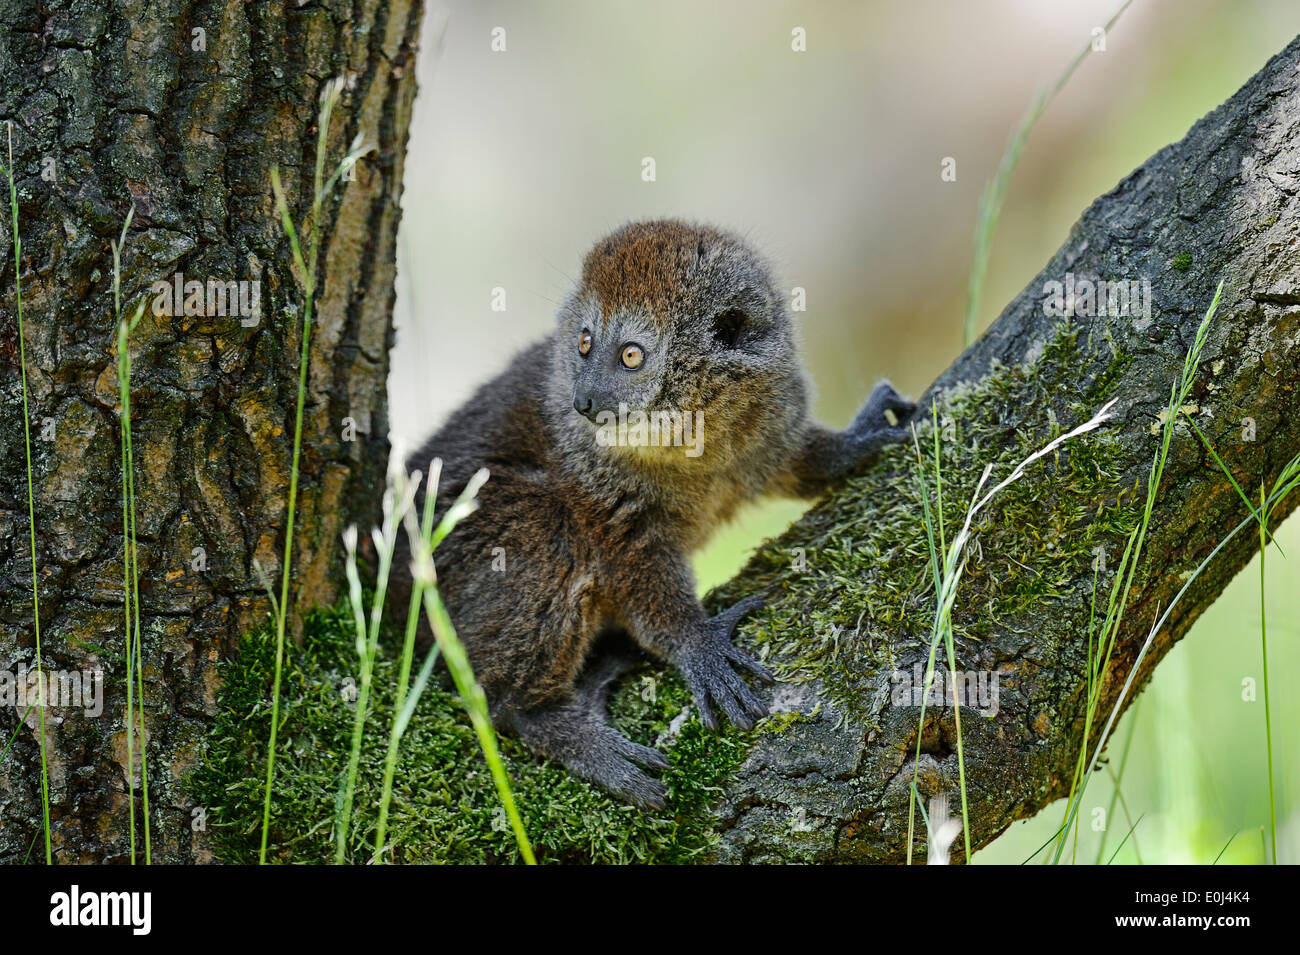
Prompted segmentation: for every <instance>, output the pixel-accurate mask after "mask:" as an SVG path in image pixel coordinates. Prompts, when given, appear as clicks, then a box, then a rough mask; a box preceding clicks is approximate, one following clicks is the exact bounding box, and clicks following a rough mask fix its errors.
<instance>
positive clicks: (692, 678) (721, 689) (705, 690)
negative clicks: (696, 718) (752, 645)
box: [674, 597, 775, 730]
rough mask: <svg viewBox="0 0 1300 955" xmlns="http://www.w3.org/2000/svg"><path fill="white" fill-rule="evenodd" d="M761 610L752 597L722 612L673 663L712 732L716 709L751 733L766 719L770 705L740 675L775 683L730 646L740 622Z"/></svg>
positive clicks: (759, 601) (759, 666) (764, 669)
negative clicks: (732, 636)
mask: <svg viewBox="0 0 1300 955" xmlns="http://www.w3.org/2000/svg"><path fill="white" fill-rule="evenodd" d="M762 606H763V600H762V599H761V598H759V597H749V598H747V599H745V600H742V601H740V602H739V603H738V604H735V605H734V606H732V607H729V608H728V609H726V610H724V611H722V613H720V614H718V615H717V616H716V617H713V618H712V619H711V620H709V623H708V626H707V628H706V629H705V631H704V633H702V634H700V635H699V636H698V637H697V638H696V639H695V641H694V642H693V643H691V644H690V645H688V646H687V647H685V648H684V649H683V651H682V652H681V654H680V655H679V656H678V658H677V659H676V660H675V661H674V662H675V663H676V664H677V668H678V669H679V670H680V671H681V673H682V676H683V677H684V678H685V680H686V685H687V686H688V687H689V688H690V691H691V694H692V695H693V696H694V697H695V705H696V706H697V707H698V708H699V711H700V719H701V720H702V721H703V722H704V725H705V726H707V727H708V728H709V729H713V730H716V729H717V728H718V718H717V716H715V715H714V712H713V707H714V705H716V706H717V707H718V709H720V710H722V712H723V713H725V714H726V715H727V718H728V719H729V720H731V722H732V723H734V724H735V725H736V726H738V727H740V728H741V729H744V730H748V729H752V728H753V726H754V721H755V720H758V719H762V718H763V717H764V716H767V705H766V704H764V703H763V702H762V701H761V700H760V699H759V698H758V697H757V696H756V695H755V694H754V691H753V690H751V689H750V688H749V686H748V684H746V683H745V681H744V680H742V679H741V677H740V673H739V672H737V671H746V672H748V673H750V674H752V675H753V676H756V677H758V678H759V679H760V680H762V681H763V682H765V683H773V682H775V680H774V679H773V677H772V674H771V673H770V672H769V671H768V669H767V667H765V666H763V664H761V663H759V662H758V661H757V660H755V659H754V658H753V657H751V656H750V655H749V654H748V653H746V652H745V651H744V650H741V649H740V648H739V647H737V646H736V645H735V644H734V643H732V642H731V632H732V631H733V630H735V629H736V624H737V623H739V622H740V618H741V617H743V616H745V614H747V613H749V612H750V611H753V610H758V609H760V608H761V607H762Z"/></svg>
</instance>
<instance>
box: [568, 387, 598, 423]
mask: <svg viewBox="0 0 1300 955" xmlns="http://www.w3.org/2000/svg"><path fill="white" fill-rule="evenodd" d="M595 404H596V403H595V401H593V400H592V397H591V395H589V394H587V393H586V392H582V391H576V390H575V391H574V392H573V410H574V411H576V412H578V414H580V415H582V416H583V417H586V418H590V417H591V416H592V409H593V408H594V407H595Z"/></svg>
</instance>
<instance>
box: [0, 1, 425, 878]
mask: <svg viewBox="0 0 1300 955" xmlns="http://www.w3.org/2000/svg"><path fill="white" fill-rule="evenodd" d="M421 10H422V4H421V3H420V0H352V2H346V0H327V2H322V3H313V4H311V5H307V6H304V5H302V4H301V3H292V2H285V0H279V2H277V0H269V2H260V3H256V4H245V3H242V2H235V0H225V2H217V0H208V2H205V0H165V2H163V3H156V2H150V3H144V2H141V0H115V2H111V3H99V4H90V5H84V4H61V3H54V4H51V3H48V2H45V0H0V135H3V134H5V133H6V132H7V127H6V126H4V125H2V124H4V123H12V138H13V166H14V169H15V178H16V180H17V187H18V205H19V233H20V235H21V238H22V251H23V254H22V261H21V270H22V271H21V280H22V301H23V318H24V324H25V338H24V344H25V349H26V370H27V387H28V392H29V401H30V423H31V427H32V456H33V460H32V470H33V474H32V478H33V481H34V494H35V533H36V562H37V565H38V577H39V605H40V625H41V626H40V633H41V656H42V664H43V667H44V668H45V669H46V670H65V671H73V670H76V671H95V670H99V669H102V671H103V684H104V711H103V714H102V715H100V716H99V717H97V718H96V717H91V716H87V715H84V714H83V713H82V712H81V711H80V710H69V709H59V708H57V707H51V708H49V709H47V711H46V720H45V743H46V748H47V752H48V756H47V758H48V771H49V786H50V796H49V799H50V813H51V837H52V838H51V841H52V847H53V859H54V861H55V862H60V863H69V862H91V861H95V862H102V861H123V860H125V859H126V858H127V857H128V854H129V848H128V847H129V832H128V827H129V822H128V818H129V817H128V812H127V798H128V795H127V791H128V787H133V788H134V796H135V804H136V807H137V813H139V812H140V808H141V806H142V801H143V800H142V797H143V791H142V788H141V779H140V771H139V765H140V764H139V754H138V752H137V754H136V757H135V772H134V774H133V775H134V778H129V777H128V773H127V769H126V763H127V751H126V732H125V730H126V688H125V678H126V667H125V657H124V653H125V642H124V631H123V619H122V617H123V614H122V607H123V573H122V571H123V567H122V564H123V535H122V523H123V522H122V503H121V502H122V497H121V495H122V488H121V472H120V469H119V451H118V448H119V418H118V416H119V411H120V408H119V400H118V391H117V384H116V380H115V374H116V360H117V355H116V328H115V321H114V313H113V297H112V278H113V276H112V257H111V252H110V240H113V239H116V238H117V236H118V233H119V231H120V230H121V228H122V224H123V221H124V219H125V217H126V214H127V211H128V209H130V208H132V207H134V221H133V223H132V225H131V229H130V232H129V233H128V234H127V236H126V242H125V248H124V252H123V256H122V295H123V312H124V313H125V314H127V315H130V314H132V313H133V312H134V309H135V306H136V304H137V302H138V301H139V300H140V298H141V297H142V296H148V297H149V298H150V301H152V296H151V291H150V289H151V285H152V283H154V282H155V281H157V280H167V281H170V280H172V279H173V276H174V275H175V273H177V272H180V273H182V274H183V276H184V278H185V280H187V281H188V280H195V279H196V280H198V281H200V282H204V283H206V282H207V281H208V280H209V279H215V280H218V281H222V282H228V281H241V280H243V281H258V282H260V291H261V294H260V315H259V316H258V317H257V318H256V320H255V321H251V322H249V321H247V320H245V319H242V318H241V316H238V315H215V316H209V315H206V314H205V315H198V316H186V315H182V314H177V315H175V316H168V315H155V314H154V310H153V309H152V308H147V309H146V311H145V314H144V318H143V319H142V321H141V323H140V325H139V327H138V328H137V329H136V331H135V332H134V334H133V336H132V338H131V345H130V347H131V359H132V362H133V380H132V416H133V421H132V425H133V435H134V451H135V459H136V462H137V468H136V475H135V481H136V494H137V514H138V517H137V521H138V535H139V541H140V544H139V546H140V571H141V579H140V598H141V608H140V609H141V624H142V632H143V656H144V709H145V717H144V726H143V734H144V736H145V738H146V740H147V757H148V786H149V799H150V822H151V839H152V857H153V860H154V861H155V862H159V861H165V862H190V861H203V860H204V859H205V857H206V854H205V850H204V849H203V842H202V835H201V833H200V832H197V831H195V830H196V828H197V827H196V826H192V823H196V822H197V821H198V820H199V819H201V818H202V807H198V806H194V805H192V804H191V801H190V799H189V797H188V796H187V795H186V794H185V791H184V789H183V787H182V785H181V782H182V780H183V778H184V776H185V774H186V773H187V772H188V771H189V770H190V769H191V768H192V767H193V765H194V763H195V759H196V755H197V752H198V750H199V747H200V746H201V744H202V739H203V733H204V731H205V729H206V727H207V726H208V725H209V722H210V718H211V716H212V714H213V713H214V711H215V701H214V691H215V685H216V665H217V663H218V662H219V660H220V659H221V658H222V657H223V656H224V655H225V654H226V653H227V652H228V651H229V650H230V649H231V648H232V646H233V642H234V640H235V638H237V637H238V635H239V634H240V633H242V632H243V631H245V630H247V629H248V628H249V627H250V626H251V625H253V624H257V623H261V622H262V621H264V620H265V611H266V606H267V604H266V601H265V600H264V599H263V594H264V590H263V588H262V585H261V583H260V582H259V579H258V576H257V574H256V573H255V572H254V569H253V561H254V560H255V559H256V560H257V561H259V562H260V564H261V566H262V567H263V568H264V569H265V571H266V573H267V574H268V575H269V576H270V577H271V578H272V579H275V580H278V577H279V572H280V571H279V568H280V561H281V556H282V554H283V545H284V537H283V535H284V531H285V512H286V503H287V495H288V487H289V470H290V459H291V449H292V441H293V430H294V409H295V402H296V386H297V379H298V367H299V352H300V348H301V334H302V318H301V303H302V296H301V292H300V290H299V287H298V285H297V283H296V282H295V279H294V277H293V275H292V274H291V271H290V268H289V262H290V261H291V258H290V255H289V247H288V244H287V242H286V241H285V239H284V236H283V233H282V231H281V226H280V223H279V220H278V217H277V215H276V212H275V208H274V203H273V199H272V193H271V188H270V171H271V168H272V166H275V165H278V166H279V169H280V171H281V176H282V180H283V182H284V185H285V189H286V193H287V195H288V197H289V201H290V205H291V207H292V208H293V209H294V214H295V221H297V222H299V223H301V222H302V221H303V219H304V216H305V214H306V211H307V210H308V209H309V207H310V204H311V190H312V169H313V165H314V163H315V160H316V156H315V152H316V125H315V124H316V118H317V109H318V97H319V94H320V91H321V88H322V85H323V83H324V82H326V81H328V80H329V79H331V78H333V77H343V78H344V80H345V84H346V88H345V92H344V94H343V98H342V100H341V102H340V104H339V106H338V108H337V109H336V110H335V114H334V119H333V122H332V124H331V128H330V130H329V140H328V142H329V153H328V156H327V157H326V168H327V169H330V168H332V167H333V165H334V164H335V163H336V162H337V161H338V160H339V159H340V158H341V157H342V155H343V154H344V152H345V151H346V149H347V147H348V144H349V143H351V142H352V140H353V138H354V137H356V136H361V137H362V138H363V139H364V140H365V142H367V143H369V144H372V145H374V146H376V147H377V148H376V150H375V151H374V152H372V153H370V154H369V155H368V156H367V157H365V159H363V160H362V162H361V163H360V164H359V165H358V166H357V168H356V173H355V179H353V180H352V181H346V182H343V183H341V184H340V185H339V187H338V188H337V189H336V190H335V191H334V194H333V195H332V196H331V197H330V198H328V199H327V200H326V206H325V208H326V214H325V221H323V222H322V223H321V228H322V229H323V232H324V238H323V241H322V246H321V257H320V268H319V285H318V288H319V292H318V296H317V306H318V311H317V315H316V324H315V327H314V328H313V330H312V333H311V347H310V361H309V376H308V383H307V405H306V411H305V419H304V434H303V443H302V460H301V481H300V485H299V497H298V511H297V519H296V527H295V546H294V553H293V557H294V560H293V563H294V587H293V594H294V600H295V603H296V605H298V606H310V605H312V604H314V603H330V602H332V601H333V599H334V597H335V594H336V581H337V579H338V570H339V565H338V557H337V555H338V551H339V548H338V547H337V542H338V535H339V532H340V530H341V529H342V528H343V527H344V526H346V524H348V523H351V522H354V521H355V522H357V523H359V524H361V525H362V526H370V524H371V523H373V522H374V520H375V512H377V510H378V501H379V491H380V489H382V486H383V470H384V462H385V461H386V458H387V431H388V423H387V408H386V401H385V394H386V390H385V389H386V378H387V373H388V349H389V346H390V344H391V339H392V322H391V313H392V305H393V299H394V286H393V279H394V271H395V240H396V233H397V225H398V218H399V212H398V199H399V197H400V191H401V183H402V167H403V160H404V151H405V144H406V136H407V128H408V125H409V122H410V116H411V106H412V101H413V98H414V94H415V71H414V54H415V45H416V37H417V30H418V25H419V21H420V15H421ZM3 164H4V165H6V166H7V165H8V164H9V163H8V160H7V158H5V159H4V160H3ZM6 185H7V183H6ZM4 219H5V225H4V238H3V245H4V249H5V255H6V258H5V260H4V264H3V266H2V268H3V271H0V294H2V295H3V301H2V303H0V375H3V384H2V388H3V396H4V398H3V400H4V402H5V408H6V412H5V413H4V415H3V416H0V477H2V480H0V568H3V573H0V616H2V617H3V621H4V627H3V630H2V632H0V669H4V670H8V671H11V672H14V671H17V670H18V668H19V667H20V666H24V665H25V666H27V667H33V666H34V664H35V633H34V630H33V613H32V580H31V553H30V550H29V546H28V539H29V538H28V517H27V473H26V463H25V454H24V433H23V422H22V412H21V408H22V395H21V386H20V379H19V358H18V355H19V348H18V323H17V316H16V310H15V304H16V298H15V275H14V259H13V245H12V239H13V237H12V235H11V234H10V229H9V217H8V214H7V205H6V215H5V217H4ZM347 419H351V421H349V420H347ZM200 549H201V550H200ZM22 715H23V712H22V710H15V711H11V710H10V709H9V708H8V707H6V708H5V715H4V716H3V719H2V721H0V726H2V727H3V728H2V729H0V735H2V736H3V737H4V741H7V740H8V738H9V736H10V735H11V733H14V732H15V730H16V731H17V737H16V740H15V742H14V745H13V748H12V749H11V750H10V751H9V752H8V753H7V754H6V755H5V756H4V758H3V762H0V861H21V860H23V859H24V858H26V857H28V855H29V853H30V858H31V859H33V860H40V859H43V858H44V846H43V841H44V840H43V836H42V835H41V830H42V812H41V796H40V792H41V788H40V762H41V751H40V745H39V739H38V736H37V734H38V732H39V726H40V720H39V714H38V712H37V711H35V710H33V711H31V712H29V713H27V718H26V720H25V721H24V722H23V723H22V724H21V726H20V723H19V719H20V717H21V716H22ZM253 771H255V768H253V767H250V772H253ZM139 825H140V823H139V821H138V820H137V826H138V827H139ZM137 840H138V842H139V855H140V857H141V859H142V857H143V832H142V831H139V830H138V831H137Z"/></svg>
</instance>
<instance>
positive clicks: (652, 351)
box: [558, 220, 794, 426]
mask: <svg viewBox="0 0 1300 955" xmlns="http://www.w3.org/2000/svg"><path fill="white" fill-rule="evenodd" d="M789 324H790V323H789V320H788V318H787V317H786V312H785V307H784V303H783V302H782V300H781V298H780V295H779V293H778V292H777V290H776V289H775V287H774V286H773V283H772V279H771V277H770V275H769V272H768V269H767V266H766V264H765V263H764V262H763V260H762V259H761V258H760V257H759V256H758V254H757V253H755V252H754V251H753V250H751V249H750V248H749V247H748V246H746V245H745V244H744V243H743V242H742V241H741V240H740V239H739V238H737V237H735V236H733V235H729V234H727V233H723V232H719V231H717V230H715V229H712V228H708V227H701V226H693V225H690V224H687V223H683V222H678V221H672V220H669V221H659V222H645V223H633V224H631V225H628V226H624V227H623V228H622V229H620V230H618V231H617V232H615V233H613V234H612V235H610V236H609V237H608V238H606V239H604V240H602V241H601V242H599V243H597V244H596V247H595V248H594V249H593V250H592V251H591V252H590V253H589V254H588V256H587V259H586V261H585V262H584V263H583V270H582V284H581V287H580V288H579V290H578V292H577V293H576V294H575V295H574V296H573V298H572V299H571V300H570V301H569V302H568V303H567V304H566V306H565V307H564V308H563V309H562V310H561V313H560V323H559V336H558V347H559V348H560V352H561V354H560V356H559V357H560V362H559V364H558V368H559V369H560V371H561V373H562V374H566V373H567V374H571V376H572V383H573V407H574V414H575V415H579V414H580V415H582V416H584V417H586V418H588V419H590V420H591V421H592V422H594V423H596V424H600V423H603V421H606V420H608V418H602V415H604V416H608V415H611V414H613V415H618V414H620V405H621V406H623V410H625V411H646V412H656V413H658V412H679V413H684V412H692V413H694V414H697V415H699V414H703V415H704V416H706V418H707V417H709V416H711V417H712V418H713V419H714V420H713V421H712V422H710V426H712V425H713V424H718V425H725V424H727V423H728V422H734V421H735V420H737V419H739V418H743V416H744V413H745V409H746V408H747V407H748V406H749V404H750V403H751V402H753V401H754V400H755V399H756V398H758V397H761V394H762V390H763V388H764V383H765V380H766V379H768V378H769V377H770V376H773V375H774V374H775V373H778V372H784V371H786V369H787V367H788V363H789V362H792V361H793V360H794V356H793V342H792V339H791V332H790V328H789Z"/></svg>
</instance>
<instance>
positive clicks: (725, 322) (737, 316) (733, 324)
mask: <svg viewBox="0 0 1300 955" xmlns="http://www.w3.org/2000/svg"><path fill="white" fill-rule="evenodd" d="M748 324H749V316H748V315H746V314H745V313H744V312H743V311H741V310H740V309H738V308H724V309H723V310H722V311H720V312H718V314H716V315H714V316H713V340H714V341H715V342H717V343H718V344H719V345H722V346H723V347H724V348H735V347H736V345H737V344H738V343H739V342H740V336H741V335H742V334H744V331H745V326H746V325H748Z"/></svg>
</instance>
